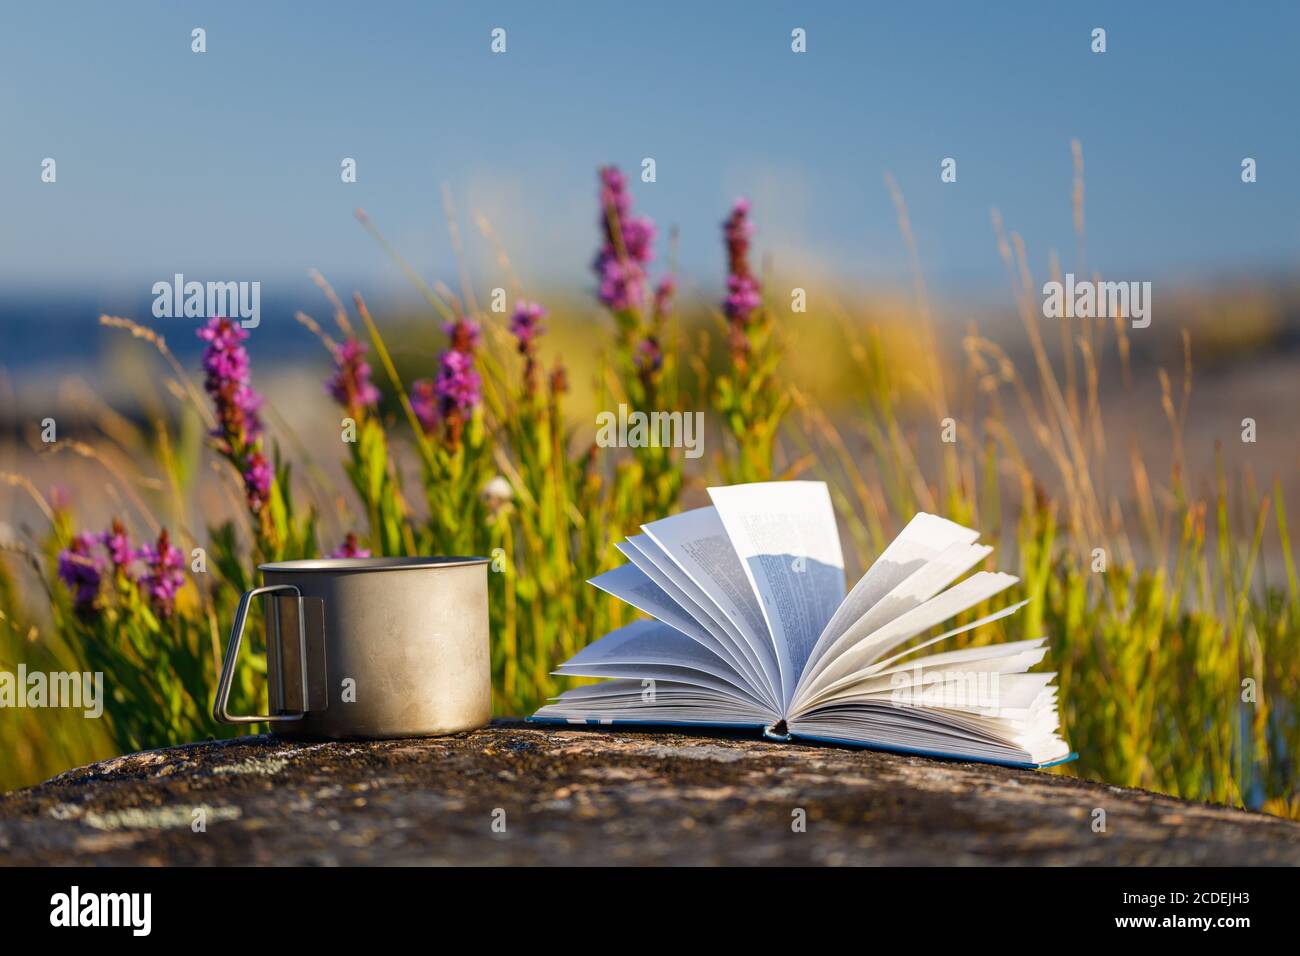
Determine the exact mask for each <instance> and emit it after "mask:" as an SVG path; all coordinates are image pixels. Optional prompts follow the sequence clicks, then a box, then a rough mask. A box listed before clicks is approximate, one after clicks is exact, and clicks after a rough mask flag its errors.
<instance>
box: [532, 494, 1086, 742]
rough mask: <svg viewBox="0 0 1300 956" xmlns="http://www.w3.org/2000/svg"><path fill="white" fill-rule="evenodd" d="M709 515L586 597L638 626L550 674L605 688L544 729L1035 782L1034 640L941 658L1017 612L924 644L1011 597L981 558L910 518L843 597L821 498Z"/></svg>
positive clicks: (1041, 735)
mask: <svg viewBox="0 0 1300 956" xmlns="http://www.w3.org/2000/svg"><path fill="white" fill-rule="evenodd" d="M709 496H710V498H711V499H712V501H713V506H712V507H710V508H699V509H697V510H694V511H687V512H684V513H682V514H678V515H673V516H672V517H670V518H664V519H663V520H661V521H654V522H651V523H650V524H646V525H642V527H641V531H642V533H641V534H638V535H634V536H632V537H631V538H628V539H627V540H626V541H624V542H622V543H621V544H619V545H618V549H619V551H620V552H622V554H623V556H624V557H626V558H627V561H628V563H627V564H624V565H622V566H620V567H618V568H615V569H614V570H612V571H609V572H607V573H605V574H602V575H600V576H598V577H596V578H593V579H592V580H591V582H590V583H592V584H594V585H595V586H596V587H598V588H600V589H602V590H604V591H607V592H608V593H609V594H612V595H613V596H614V597H616V598H619V599H620V600H623V601H626V602H627V603H628V604H631V605H632V606H633V607H635V608H637V609H638V610H640V611H642V612H644V613H645V614H647V615H649V616H650V618H651V619H645V620H638V621H635V622H633V623H632V624H629V625H627V626H626V627H621V628H619V629H618V630H616V631H613V632H611V633H609V634H607V635H605V636H604V637H602V638H601V639H600V640H598V641H596V642H595V643H593V644H590V645H589V646H587V647H585V648H583V649H582V650H581V651H579V652H578V653H577V654H575V655H574V656H573V657H572V658H570V659H569V660H568V661H566V662H565V663H564V664H562V665H561V666H560V667H559V669H558V670H557V671H556V672H555V673H557V674H561V675H567V676H573V677H600V678H608V680H605V681H603V682H601V683H599V684H591V685H587V686H582V687H577V688H575V689H573V690H570V691H567V692H565V693H564V694H561V695H560V696H559V697H556V698H553V702H552V703H549V704H547V705H546V706H545V707H543V708H541V710H539V711H538V712H537V713H536V714H535V715H534V716H533V717H532V718H530V719H532V720H534V721H539V722H548V723H580V724H585V723H594V724H614V725H654V724H660V725H677V726H683V725H685V726H709V727H735V728H750V727H752V728H761V729H762V730H763V732H764V733H765V734H766V735H767V736H768V737H771V738H773V739H779V740H787V739H791V738H800V739H805V740H821V741H829V742H833V743H840V744H850V745H855V746H861V747H872V748H877V749H881V750H894V751H901V752H905V753H917V754H925V755H928V756H935V757H951V758H958V759H962V760H977V761H984V762H987V763H998V764H1006V765H1010V766H1016V767H1046V766H1052V765H1054V764H1057V763H1064V762H1065V761H1067V760H1071V759H1073V758H1074V756H1075V755H1074V754H1072V753H1070V748H1069V746H1068V745H1067V744H1066V743H1065V741H1064V740H1062V739H1061V736H1060V734H1059V732H1058V731H1059V720H1058V716H1057V708H1056V688H1055V687H1053V686H1052V679H1053V678H1054V677H1055V676H1056V675H1054V674H1050V673H1041V672H1035V673H1030V672H1029V671H1030V668H1032V667H1034V666H1035V665H1036V664H1038V663H1039V662H1040V661H1041V660H1042V659H1043V657H1044V655H1045V654H1046V653H1047V651H1046V647H1045V644H1046V639H1045V638H1041V637H1040V638H1037V639H1035V640H1025V641H1015V642H1012V643H1005V644H991V645H985V646H982V647H969V648H964V649H961V650H945V649H944V648H943V644H944V642H945V641H947V640H948V639H950V638H952V637H955V636H956V635H958V634H963V633H965V632H967V631H971V630H974V629H975V628H977V627H979V626H981V625H983V624H988V623H990V622H992V621H996V620H998V619H1000V618H1003V617H1006V616H1007V615H1009V614H1012V613H1014V612H1015V611H1017V610H1018V609H1019V608H1021V607H1023V606H1024V603H1025V602H1021V603H1020V604H1015V605H1011V606H1008V607H1004V608H1002V609H1000V610H997V611H994V612H992V613H989V614H987V615H985V616H983V617H981V618H979V619H978V620H973V621H969V622H968V623H964V624H961V625H960V626H957V627H952V628H950V629H948V630H945V631H943V632H942V633H938V634H933V635H931V632H932V631H935V630H937V629H938V628H939V626H940V625H942V624H943V623H944V622H946V621H950V620H951V619H952V618H954V617H956V616H957V615H959V614H961V613H962V612H964V611H969V610H970V609H971V608H974V607H976V606H978V605H980V604H981V603H983V602H985V601H987V600H988V599H990V598H992V597H993V596H994V595H996V594H998V593H1000V592H1002V591H1004V590H1005V589H1007V588H1008V587H1010V586H1011V585H1012V584H1014V583H1015V582H1016V581H1017V580H1018V579H1017V578H1015V577H1013V576H1012V575H1010V574H1002V573H1000V572H990V571H976V572H975V573H974V574H970V575H969V576H967V573H968V572H970V571H971V570H972V569H973V568H974V567H975V566H976V565H978V564H979V563H980V562H981V561H983V560H984V559H985V558H986V557H987V556H988V555H989V554H990V553H991V552H992V550H993V549H992V548H990V547H987V546H985V545H981V544H979V543H978V538H979V535H978V533H977V532H974V531H971V530H970V529H969V528H963V527H962V526H961V525H958V524H954V523H953V522H951V521H948V520H946V519H944V518H939V517H936V516H935V515H931V514H924V513H922V514H918V515H917V516H916V517H914V518H913V519H912V520H911V521H910V522H909V523H908V525H907V527H906V528H904V529H903V531H902V533H901V534H900V535H899V536H898V537H897V538H895V539H894V541H893V543H891V544H890V545H889V547H887V548H886V549H885V551H884V553H883V554H881V555H880V557H879V558H877V559H876V562H875V563H874V564H873V565H872V566H871V568H870V570H868V571H867V573H866V574H865V575H863V577H862V580H860V581H859V582H858V583H857V584H856V585H855V586H854V587H853V589H852V590H851V591H849V592H848V593H847V594H846V593H845V580H844V557H843V555H842V553H841V551H840V539H839V532H838V529H837V528H836V524H835V513H834V510H833V509H832V507H831V500H830V494H829V493H828V491H827V489H826V485H825V484H824V483H822V482H815V481H776V482H763V483H759V484H750V485H732V486H729V487H723V488H710V489H709Z"/></svg>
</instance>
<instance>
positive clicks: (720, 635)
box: [615, 535, 775, 702]
mask: <svg viewBox="0 0 1300 956" xmlns="http://www.w3.org/2000/svg"><path fill="white" fill-rule="evenodd" d="M615 548H617V549H619V551H620V553H621V554H623V555H624V557H625V558H627V559H628V561H630V562H632V563H633V564H636V566H637V568H640V570H641V572H642V574H645V575H646V576H647V578H649V579H650V580H651V581H654V583H655V584H658V585H659V587H660V588H663V591H664V593H667V594H668V597H671V598H672V600H673V601H676V602H677V605H680V606H681V609H682V610H684V611H686V614H689V615H690V617H692V618H694V619H695V623H697V624H699V626H701V627H702V628H705V630H706V631H708V633H710V636H711V637H712V639H714V640H715V641H718V645H719V646H720V648H723V649H724V650H725V652H727V658H728V661H729V662H731V663H732V666H733V667H735V669H736V670H737V671H740V672H742V674H745V675H746V676H748V678H749V679H750V683H753V685H754V687H755V688H762V687H764V685H766V682H764V679H763V671H762V669H761V666H758V665H757V663H755V662H754V661H753V659H751V658H750V656H749V654H748V653H746V652H748V646H745V643H744V640H740V639H736V637H733V636H732V635H731V633H729V632H728V630H727V628H724V627H723V626H722V624H719V623H718V622H716V620H715V619H714V617H712V615H711V614H710V613H708V609H707V607H706V606H702V605H701V604H699V602H698V601H697V600H695V598H694V597H692V594H690V593H688V592H686V591H684V589H682V587H681V585H680V584H679V581H684V578H685V575H682V572H681V570H680V568H677V567H676V566H675V564H672V562H668V561H667V559H664V561H666V563H667V564H668V567H669V568H671V570H672V571H673V572H675V574H668V572H667V571H664V570H663V568H662V567H660V566H659V563H658V562H655V561H654V553H655V551H658V550H659V549H658V546H656V545H655V544H654V541H651V540H650V538H649V537H647V536H646V535H633V536H632V537H629V538H628V540H627V541H620V542H617V544H616V545H615ZM685 583H689V581H685ZM694 591H695V593H699V589H698V588H695V589H694ZM774 702H775V700H774Z"/></svg>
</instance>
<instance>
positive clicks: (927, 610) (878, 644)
mask: <svg viewBox="0 0 1300 956" xmlns="http://www.w3.org/2000/svg"><path fill="white" fill-rule="evenodd" d="M1019 580H1020V579H1019V578H1017V577H1015V576H1014V575H1011V574H1004V573H1002V572H1000V571H996V572H994V571H979V572H977V573H975V574H974V575H972V576H971V577H969V578H967V579H966V580H965V581H962V582H961V583H960V584H956V585H954V586H953V587H950V588H949V589H948V590H946V591H944V592H943V593H942V594H939V595H937V596H936V597H932V598H930V599H929V600H928V601H926V602H925V603H923V604H921V605H919V606H917V607H915V608H913V609H912V610H910V611H908V612H907V613H906V614H902V615H900V616H899V617H897V618H895V619H894V620H892V621H890V622H889V623H888V624H886V625H885V626H884V627H882V628H880V629H879V630H877V631H875V632H873V633H872V634H871V635H869V636H868V637H866V638H865V639H863V640H861V641H859V642H858V643H856V644H854V645H853V646H852V647H849V648H846V649H845V651H844V652H843V653H841V654H839V655H837V656H835V657H834V658H831V659H830V660H828V661H827V663H826V666H825V668H823V670H822V671H821V673H820V674H818V675H817V676H816V677H815V678H814V679H812V680H810V681H809V682H808V684H807V685H806V686H804V687H803V688H801V689H800V692H799V698H798V702H797V706H798V707H800V708H802V707H805V706H807V704H808V703H810V702H814V701H816V700H818V699H819V698H820V697H821V696H822V695H823V694H824V693H825V692H826V691H828V690H830V689H832V688H834V687H837V686H841V685H842V684H843V683H851V682H853V681H854V680H856V679H858V678H857V675H858V674H859V672H861V671H863V670H866V669H867V668H868V667H869V666H870V665H871V664H872V663H873V662H874V661H876V660H878V659H879V658H880V657H881V656H883V655H884V654H886V653H888V652H889V651H890V650H891V649H892V648H895V647H898V646H900V645H901V644H903V643H904V642H905V641H908V640H910V639H911V638H913V637H915V636H917V635H918V634H922V633H924V632H925V631H928V630H929V629H930V628H932V627H934V626H935V625H936V624H940V623H942V622H944V621H946V620H948V619H949V618H953V617H956V616H957V615H958V614H960V613H961V612H962V611H965V610H967V609H969V608H972V607H974V606H975V605H977V604H979V603H980V602H981V601H986V600H988V599H989V598H991V597H992V596H993V595H995V594H997V593H999V592H1001V591H1004V590H1006V589H1007V588H1009V587H1011V585H1013V584H1015V583H1016V582H1017V581H1019ZM978 623H980V622H978V621H977V622H975V623H973V624H969V625H966V626H965V627H964V628H959V629H956V630H955V631H954V633H960V632H961V631H963V630H967V629H969V628H971V627H974V626H976V624H978Z"/></svg>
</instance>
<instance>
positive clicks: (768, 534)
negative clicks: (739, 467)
mask: <svg viewBox="0 0 1300 956" xmlns="http://www.w3.org/2000/svg"><path fill="white" fill-rule="evenodd" d="M709 496H710V497H711V498H712V499H713V505H714V507H715V508H717V510H718V518H719V519H720V520H721V521H722V525H723V527H724V528H726V530H727V537H728V538H730V539H731V544H732V547H733V548H734V549H735V551H736V555H737V556H738V557H739V558H740V561H741V565H742V566H743V567H744V569H745V574H746V577H747V578H748V579H749V582H750V585H751V586H752V588H753V591H754V594H755V595H757V597H758V601H759V606H760V607H761V608H762V609H763V618H764V620H765V621H766V622H767V626H768V630H769V632H770V633H771V635H772V640H773V644H774V646H775V649H776V655H777V664H778V666H779V667H780V670H781V692H782V699H783V702H785V703H788V702H789V700H790V698H791V697H792V696H793V694H794V689H795V685H796V684H797V682H798V679H799V675H800V674H801V673H802V672H803V668H804V665H805V664H806V663H807V661H808V657H809V655H810V654H811V653H812V649H813V647H814V645H815V644H816V643H817V638H818V636H819V635H820V634H821V632H822V629H823V628H824V627H825V626H826V623H827V622H828V621H829V620H830V619H831V617H832V616H833V615H834V614H835V610H836V608H838V607H839V605H840V603H841V602H842V601H843V600H844V555H843V552H842V551H841V550H840V537H839V530H838V528H837V527H836V524H835V511H834V508H833V507H832V506H831V497H830V493H829V492H828V491H827V489H826V484H825V483H824V482H820V481H771V482H759V483H756V484H750V485H732V486H730V487H726V488H710V489H709Z"/></svg>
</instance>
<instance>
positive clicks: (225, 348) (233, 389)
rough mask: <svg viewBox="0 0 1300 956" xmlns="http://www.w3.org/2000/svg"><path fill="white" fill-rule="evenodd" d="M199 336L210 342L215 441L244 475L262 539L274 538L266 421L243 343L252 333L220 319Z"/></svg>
mask: <svg viewBox="0 0 1300 956" xmlns="http://www.w3.org/2000/svg"><path fill="white" fill-rule="evenodd" d="M198 336H199V338H201V339H203V341H205V342H207V343H208V345H207V347H206V348H205V349H204V350H203V370H204V372H205V373H206V377H205V378H204V381H203V387H204V388H205V389H206V390H207V392H208V394H209V395H210V396H212V402H213V405H215V406H216V412H217V423H218V424H217V428H216V429H215V431H214V432H213V436H214V437H215V438H216V439H218V442H219V443H220V448H221V453H222V454H223V455H225V456H226V458H228V459H229V460H230V463H231V464H233V465H234V466H235V467H236V468H237V469H238V470H239V475H240V477H241V478H242V479H243V481H244V497H245V498H246V499H247V501H248V509H249V510H250V511H251V512H252V513H253V514H254V515H256V516H257V517H258V519H259V521H260V523H261V529H262V534H263V536H264V537H265V538H266V539H268V540H269V539H272V538H273V536H274V529H273V525H272V523H271V519H270V515H269V514H268V513H266V512H265V511H264V509H265V506H266V503H267V502H268V501H269V500H270V496H271V484H272V481H273V480H274V478H275V475H274V473H273V472H272V471H271V468H270V466H269V465H268V464H267V461H266V457H265V456H264V455H263V454H262V439H261V435H262V421H261V419H260V418H259V417H258V414H257V412H258V409H259V408H260V407H261V405H262V397H261V396H260V395H258V394H257V392H256V391H254V390H253V387H252V385H251V384H249V364H248V352H247V351H245V349H244V347H243V345H242V344H241V343H242V342H243V341H244V340H245V339H247V338H248V333H247V332H246V331H245V330H244V329H242V328H240V327H239V326H238V325H237V324H235V323H234V322H231V321H230V320H229V319H226V318H216V319H212V320H211V321H210V322H208V324H207V325H206V326H204V327H203V328H201V329H199V331H198Z"/></svg>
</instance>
